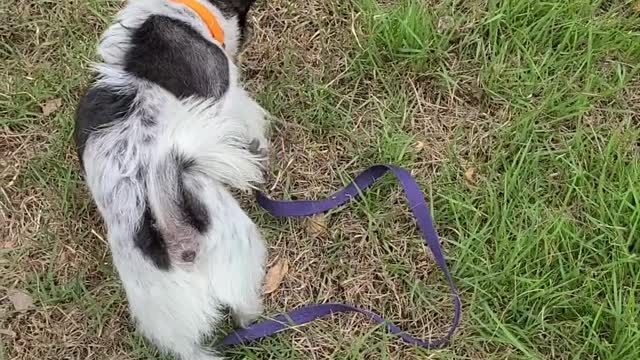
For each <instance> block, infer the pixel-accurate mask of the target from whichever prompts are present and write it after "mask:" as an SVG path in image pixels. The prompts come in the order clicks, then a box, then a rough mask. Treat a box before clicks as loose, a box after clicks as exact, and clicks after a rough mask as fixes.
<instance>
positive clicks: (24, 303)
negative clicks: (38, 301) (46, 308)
mask: <svg viewBox="0 0 640 360" xmlns="http://www.w3.org/2000/svg"><path fill="white" fill-rule="evenodd" d="M7 297H8V298H9V301H11V303H12V304H13V307H14V308H15V309H16V311H25V310H29V309H31V308H33V298H31V295H29V294H27V293H26V292H24V291H21V290H16V289H10V290H9V291H7Z"/></svg>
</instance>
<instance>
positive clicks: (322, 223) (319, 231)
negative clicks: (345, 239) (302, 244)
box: [306, 214, 327, 238]
mask: <svg viewBox="0 0 640 360" xmlns="http://www.w3.org/2000/svg"><path fill="white" fill-rule="evenodd" d="M306 225H307V233H308V234H309V235H310V236H312V237H314V238H318V237H321V236H323V235H326V234H327V220H326V216H324V215H322V214H320V215H315V216H312V217H310V218H307V220H306Z"/></svg>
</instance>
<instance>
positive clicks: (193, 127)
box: [75, 0, 267, 360]
mask: <svg viewBox="0 0 640 360" xmlns="http://www.w3.org/2000/svg"><path fill="white" fill-rule="evenodd" d="M253 2H254V0H131V1H129V3H128V4H127V5H126V7H125V8H123V9H122V10H121V11H120V13H119V14H118V15H117V18H116V21H115V22H114V23H113V24H112V25H111V26H110V27H109V28H108V29H107V31H106V32H105V33H104V35H103V37H102V38H101V40H100V44H99V46H98V55H99V56H100V58H101V62H100V63H98V64H95V66H94V69H95V72H96V78H95V80H94V82H93V83H92V84H91V86H90V87H89V89H88V90H87V92H86V93H85V94H84V96H83V97H82V99H81V100H80V104H79V106H78V110H77V114H76V132H75V140H76V143H77V147H78V155H79V157H80V161H81V163H82V166H83V168H84V172H85V177H86V181H87V183H88V186H89V188H90V191H91V194H92V196H93V198H94V200H95V203H96V204H97V206H98V209H99V211H100V213H101V215H102V217H103V220H104V222H105V223H106V226H107V229H108V239H109V245H110V247H111V252H112V255H113V261H114V264H115V266H116V268H117V270H118V274H119V276H120V279H121V280H122V283H123V285H124V288H125V291H126V294H127V299H128V302H129V307H130V311H131V314H132V316H133V318H134V320H135V322H136V324H137V327H138V329H139V330H140V331H141V332H142V333H143V334H144V335H145V336H146V337H147V338H148V339H150V340H151V341H152V342H154V343H155V344H156V345H157V346H158V347H159V348H161V349H163V350H165V351H168V352H172V353H174V354H176V355H178V356H179V357H180V358H181V359H184V360H205V359H207V360H213V359H219V357H217V356H216V355H215V354H214V353H212V352H211V351H209V350H208V349H206V348H205V347H202V346H201V343H200V342H201V340H202V339H203V337H205V336H207V335H209V334H211V333H212V330H215V328H216V326H218V325H219V323H220V321H221V320H222V319H223V316H224V315H223V314H224V309H225V308H229V309H231V312H232V314H233V315H234V317H235V318H236V320H237V322H238V323H239V324H240V325H245V324H247V323H249V322H251V321H252V320H253V319H255V318H256V317H257V316H258V315H259V314H260V313H261V311H262V305H261V297H260V294H261V286H262V281H263V277H264V265H265V264H264V262H265V257H266V250H265V245H264V242H263V240H262V238H261V235H260V233H259V231H258V229H257V227H256V226H255V224H254V223H253V222H252V221H251V220H250V219H249V217H248V216H247V215H246V214H245V213H244V211H243V210H242V209H241V208H240V206H239V204H238V202H237V201H236V200H235V199H234V197H233V196H232V194H231V192H230V189H231V188H235V189H242V190H249V189H251V188H252V187H254V186H255V185H256V184H259V183H261V182H262V180H263V174H262V166H263V161H264V160H265V155H266V149H267V140H266V134H265V132H266V130H267V121H266V118H267V114H266V113H265V111H264V110H263V109H262V108H261V107H260V106H259V105H258V104H257V103H256V102H255V101H254V100H253V99H252V98H251V97H250V96H249V95H248V94H247V93H246V92H245V91H244V90H243V88H242V87H241V84H240V83H239V79H238V69H237V67H236V66H235V65H234V59H235V55H236V53H237V52H238V51H239V49H240V47H241V46H242V43H243V38H244V29H245V25H246V19H247V12H248V11H249V8H250V7H251V5H252V3H253Z"/></svg>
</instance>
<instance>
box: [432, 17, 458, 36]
mask: <svg viewBox="0 0 640 360" xmlns="http://www.w3.org/2000/svg"><path fill="white" fill-rule="evenodd" d="M455 23H456V21H455V19H454V18H453V17H451V16H442V17H440V18H438V25H437V26H436V28H437V30H438V32H440V33H443V32H447V31H449V30H451V29H452V28H453V25H455Z"/></svg>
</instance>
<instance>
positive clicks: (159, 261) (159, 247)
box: [133, 207, 171, 270]
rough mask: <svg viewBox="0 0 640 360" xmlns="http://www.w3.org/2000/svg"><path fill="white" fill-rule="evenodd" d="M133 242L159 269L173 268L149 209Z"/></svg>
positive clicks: (143, 216) (146, 210)
mask: <svg viewBox="0 0 640 360" xmlns="http://www.w3.org/2000/svg"><path fill="white" fill-rule="evenodd" d="M133 241H134V243H135V245H136V247H137V248H138V249H140V251H141V252H142V254H143V255H144V256H146V257H147V258H149V259H150V260H151V261H152V262H153V263H154V264H155V265H156V266H157V267H158V269H161V270H169V269H170V268H171V260H170V259H169V252H168V251H167V246H166V244H165V242H164V239H163V238H162V235H161V234H160V231H159V230H158V227H157V224H156V219H155V218H154V217H153V213H152V212H151V209H149V207H147V208H146V209H145V210H144V214H143V215H142V221H141V223H140V227H139V228H138V231H137V232H136V234H135V235H134V237H133Z"/></svg>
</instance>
